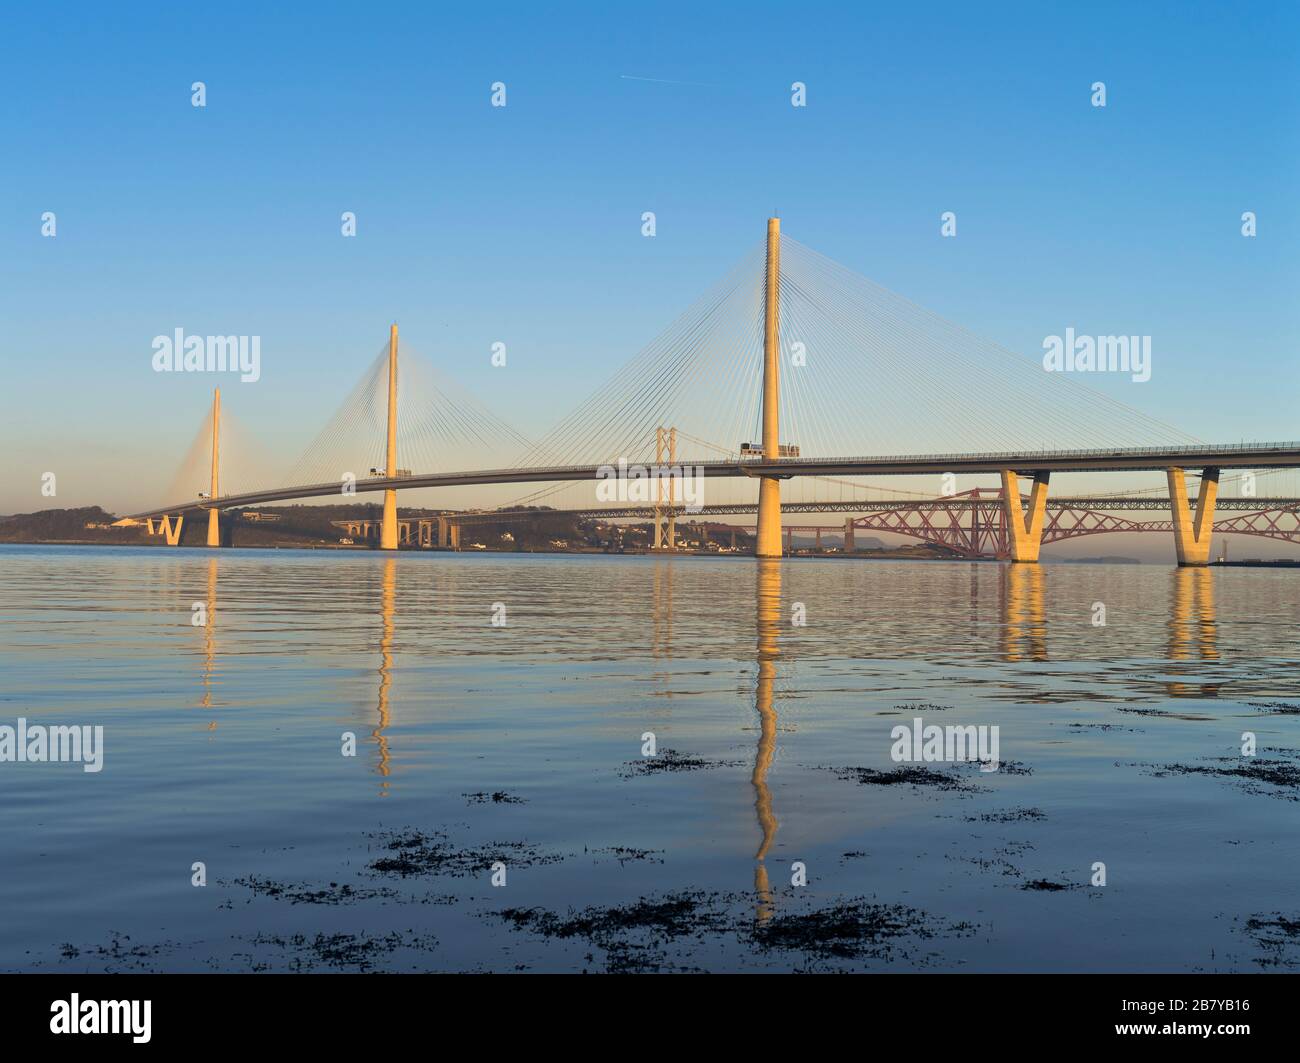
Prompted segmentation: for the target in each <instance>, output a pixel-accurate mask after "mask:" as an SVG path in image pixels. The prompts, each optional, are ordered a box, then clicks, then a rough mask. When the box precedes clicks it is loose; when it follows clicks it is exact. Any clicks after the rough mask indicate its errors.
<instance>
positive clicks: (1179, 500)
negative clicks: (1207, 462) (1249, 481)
mask: <svg viewBox="0 0 1300 1063" xmlns="http://www.w3.org/2000/svg"><path fill="white" fill-rule="evenodd" d="M1167 472H1168V475H1169V508H1170V511H1171V512H1170V516H1171V517H1172V523H1173V526H1174V549H1175V551H1177V554H1178V564H1179V565H1208V564H1209V563H1210V539H1211V538H1212V536H1213V534H1214V503H1215V501H1216V500H1217V499H1218V497H1219V470H1218V469H1215V468H1205V469H1202V470H1201V489H1200V491H1199V492H1198V493H1197V496H1196V513H1195V514H1194V515H1193V514H1192V513H1191V512H1190V507H1189V506H1188V504H1187V474H1186V472H1184V470H1182V469H1169V470H1167Z"/></svg>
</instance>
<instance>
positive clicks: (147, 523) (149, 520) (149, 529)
mask: <svg viewBox="0 0 1300 1063" xmlns="http://www.w3.org/2000/svg"><path fill="white" fill-rule="evenodd" d="M144 533H145V535H157V534H158V532H157V530H156V529H155V528H154V526H153V517H145V519H144Z"/></svg>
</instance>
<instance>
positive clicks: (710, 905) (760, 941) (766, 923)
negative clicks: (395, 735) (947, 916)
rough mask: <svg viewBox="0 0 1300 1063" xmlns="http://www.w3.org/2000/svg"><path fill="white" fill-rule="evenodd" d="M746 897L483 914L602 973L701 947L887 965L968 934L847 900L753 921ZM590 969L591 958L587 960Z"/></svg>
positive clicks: (679, 896) (696, 895) (699, 895)
mask: <svg viewBox="0 0 1300 1063" xmlns="http://www.w3.org/2000/svg"><path fill="white" fill-rule="evenodd" d="M752 902H753V897H752V896H750V895H737V894H723V893H715V892H702V891H690V890H687V891H682V892H679V893H670V894H665V895H662V896H655V897H645V898H641V899H640V900H638V901H635V902H633V903H631V904H626V905H617V906H613V907H609V908H602V907H592V908H584V909H582V910H580V911H574V910H572V909H571V910H570V911H569V912H567V913H566V914H564V915H561V914H559V913H556V912H552V911H548V910H547V909H544V908H507V909H504V910H502V911H499V912H492V913H485V917H487V916H494V917H496V918H499V919H501V920H503V921H504V922H506V923H507V924H509V925H510V926H511V927H512V928H513V929H515V930H520V931H526V932H529V933H533V934H538V935H541V936H542V937H547V938H559V939H580V940H584V941H587V942H590V943H591V944H592V945H594V946H596V947H597V948H600V949H602V950H603V951H604V952H605V954H606V957H605V969H606V970H608V971H632V970H636V971H646V970H656V971H658V970H669V969H678V970H680V969H681V968H674V967H672V966H671V962H670V951H669V950H670V949H671V948H672V947H673V946H675V945H676V944H678V943H680V944H681V945H683V946H685V947H690V946H696V947H698V946H699V945H700V944H703V943H706V942H707V941H708V940H709V939H710V938H712V939H713V940H714V941H716V942H717V943H718V944H719V945H725V944H727V943H728V942H734V943H740V944H742V945H746V946H748V947H749V949H750V950H751V951H752V952H753V953H755V954H764V953H772V952H799V953H802V954H803V955H804V956H805V957H806V958H808V959H809V960H854V959H867V958H870V959H879V960H892V959H897V958H900V957H904V956H906V957H907V958H911V957H910V954H909V953H907V952H906V951H905V949H904V943H905V942H907V941H916V940H920V939H925V938H931V937H934V936H936V935H938V934H946V935H961V934H969V933H973V932H974V927H973V926H972V925H971V924H967V923H956V924H948V923H945V922H942V921H940V920H936V919H934V918H933V917H931V916H929V915H927V914H926V913H924V912H921V911H918V910H917V909H914V908H908V907H906V906H904V905H898V904H881V903H877V902H874V901H868V900H867V899H865V898H861V897H859V898H850V899H846V900H843V901H841V902H839V903H837V904H834V905H830V906H828V907H825V908H815V909H812V910H810V911H804V912H789V913H781V914H778V915H770V914H769V915H768V916H767V917H766V918H760V919H757V920H756V919H755V917H754V911H753V908H752V907H751V904H752ZM587 959H588V961H589V962H592V961H594V957H593V956H591V955H590V954H588V956H587Z"/></svg>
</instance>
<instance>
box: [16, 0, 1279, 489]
mask: <svg viewBox="0 0 1300 1063" xmlns="http://www.w3.org/2000/svg"><path fill="white" fill-rule="evenodd" d="M1070 8H1071V9H1070V10H1066V7H1065V5H1055V4H993V5H967V4H962V5H957V4H953V5H947V4H933V5H897V4H888V5H875V4H843V5H806V4H768V5H761V4H760V5H755V4H745V5H700V4H682V5H674V4H664V3H655V4H644V5H629V4H610V3H602V4H590V5H585V4H584V5H579V4H560V5H556V7H555V8H554V9H552V10H542V9H541V8H540V6H539V5H531V4H530V5H524V4H513V3H494V4H492V5H490V6H485V5H468V4H466V5H457V6H455V7H450V6H447V5H436V6H435V5H427V4H410V5H402V4H382V3H371V4H365V5H343V4H335V5H331V4H313V5H301V6H300V7H298V8H296V9H295V10H283V9H272V7H271V5H265V4H256V5H254V4H248V5H243V4H222V5H216V6H210V7H205V8H200V9H195V8H194V7H193V6H191V5H184V6H182V5H150V4H131V5H114V6H112V7H111V8H110V7H107V6H103V5H92V4H63V5H60V4H54V5H49V6H42V7H39V8H37V7H34V6H28V7H27V8H25V9H11V10H10V12H9V13H8V14H7V16H6V28H5V33H4V35H3V38H2V39H0V57H2V59H3V62H0V92H2V93H3V99H4V101H5V102H4V105H3V107H2V108H0V160H2V161H0V192H3V195H0V243H2V244H3V248H4V253H3V256H2V257H0V323H2V324H3V329H2V330H0V359H3V368H4V381H5V385H4V389H3V392H4V394H3V398H0V447H2V448H3V450H4V452H5V453H6V455H8V460H6V462H5V466H6V467H5V470H4V475H3V476H2V477H0V512H12V511H21V510H30V509H37V508H42V500H41V499H40V498H39V497H38V496H37V491H38V488H39V474H40V471H42V470H46V469H55V470H59V471H60V474H61V475H60V493H59V502H60V504H65V505H78V504H91V503H101V504H104V505H105V506H107V507H109V508H115V509H118V510H119V511H122V510H125V509H126V508H128V507H130V506H132V505H135V504H141V505H143V504H147V503H150V502H153V501H155V499H154V497H153V493H151V492H150V491H149V490H148V489H147V488H146V487H145V486H141V484H142V483H143V482H144V481H148V480H150V479H153V480H155V481H165V480H167V479H169V478H170V475H171V472H172V469H173V467H174V465H175V463H176V460H177V458H178V457H179V453H178V452H179V451H181V450H183V449H184V448H185V447H186V446H187V445H188V444H189V442H190V440H191V438H192V436H193V433H194V431H195V429H196V427H197V425H198V423H199V421H200V420H201V418H202V415H203V412H204V410H205V407H206V403H207V402H208V399H209V396H210V391H211V385H212V380H211V379H209V378H206V377H205V376H204V375H202V374H166V375H165V374H156V373H154V372H152V370H151V368H150V365H149V359H150V355H151V349H150V341H151V339H152V337H154V336H155V335H158V334H160V333H168V332H170V331H171V330H172V329H173V328H175V327H177V326H183V327H184V328H185V329H186V331H187V332H191V333H200V334H204V333H213V334H227V333H237V334H256V335H260V336H261V337H262V343H263V370H262V379H261V380H260V381H259V382H258V383H257V384H256V385H233V384H232V385H230V386H229V387H228V389H227V394H228V397H227V400H226V401H227V404H228V405H230V404H234V408H235V409H236V410H237V412H238V415H239V417H240V418H241V420H242V421H243V422H244V423H246V424H247V425H250V426H252V427H254V428H256V429H257V430H258V432H259V433H260V434H261V435H262V436H263V437H264V438H265V439H266V440H267V441H268V444H270V445H273V446H280V447H282V448H284V449H286V450H296V449H298V448H299V447H301V446H302V445H304V444H305V443H306V442H307V440H308V439H309V438H310V437H311V435H312V434H313V433H314V432H315V431H316V430H317V429H318V428H319V427H320V425H321V424H323V422H324V421H325V420H326V418H327V417H328V415H329V413H331V412H332V411H333V409H334V408H335V407H336V405H337V404H338V402H339V401H341V399H342V398H343V396H344V395H345V394H346V393H347V391H348V390H349V388H350V387H351V385H352V383H353V382H354V381H355V379H356V378H357V376H358V375H359V374H360V372H361V371H362V369H363V368H364V367H365V365H366V364H367V363H368V362H369V360H370V359H371V358H372V357H373V355H374V354H375V352H376V351H377V350H378V349H379V347H380V346H381V344H382V343H383V342H384V338H385V334H386V329H387V326H388V323H389V322H390V321H392V320H398V321H400V322H401V326H402V331H403V336H404V338H405V339H406V341H407V342H409V343H410V344H412V345H413V346H414V347H415V348H417V349H418V350H420V351H421V352H422V353H424V354H426V355H429V356H430V357H432V359H433V360H434V361H435V363H436V364H438V365H439V366H440V367H441V368H443V369H444V370H445V371H447V372H449V373H450V374H452V375H453V376H455V377H456V378H457V379H458V380H459V381H461V382H462V383H463V384H464V385H465V386H467V387H468V388H469V389H471V390H472V391H474V392H475V393H476V394H477V395H478V396H479V397H480V398H481V399H482V400H483V401H484V402H485V403H487V404H488V405H489V406H491V407H492V408H493V409H495V410H497V411H499V412H501V413H502V414H503V415H505V416H507V417H509V418H510V419H511V420H512V421H513V422H515V423H517V424H518V425H519V427H520V428H521V430H523V431H524V432H525V433H527V434H530V435H534V436H535V435H540V434H541V432H542V431H544V430H545V429H546V428H547V427H549V426H550V424H551V423H553V421H554V420H556V419H558V417H559V416H560V415H561V414H562V413H563V412H564V411H565V410H566V409H568V408H569V407H571V406H573V405H576V403H577V402H578V401H579V400H580V399H581V398H582V397H584V396H585V394H586V393H588V392H589V391H590V390H592V389H594V387H595V386H596V384H597V383H599V381H600V380H602V379H603V378H604V377H606V376H607V375H609V374H610V373H611V372H612V371H613V370H614V369H615V368H616V367H617V366H618V365H620V364H621V363H622V362H623V361H624V360H626V359H627V358H629V357H630V356H631V355H632V354H634V353H635V352H636V351H637V350H638V349H639V348H640V347H641V346H642V345H643V344H644V343H645V342H646V341H647V340H649V339H650V338H651V337H652V336H654V335H655V334H656V333H657V332H658V331H659V330H660V329H661V328H662V327H663V326H664V325H666V324H667V323H668V322H669V321H670V320H671V319H672V318H673V317H675V316H676V314H677V313H678V312H679V311H680V310H682V309H683V308H685V306H687V305H688V304H689V303H690V302H691V301H692V300H693V299H694V298H695V297H696V296H697V295H698V294H699V293H700V292H701V291H703V290H704V289H705V288H706V287H707V286H708V285H709V284H710V283H711V282H713V281H714V280H715V279H716V278H717V277H718V276H720V275H721V274H722V273H723V272H725V270H726V269H727V268H728V267H729V266H730V265H731V264H732V263H734V262H735V261H736V260H737V259H738V258H740V257H741V256H742V254H744V253H745V252H746V251H747V250H749V249H750V248H751V247H752V246H753V245H755V244H756V243H757V242H758V241H760V240H761V239H762V236H763V230H764V222H765V219H766V217H767V216H768V215H769V214H770V213H771V212H772V210H773V209H774V208H775V209H778V210H779V211H780V213H781V215H782V218H783V226H784V227H785V230H786V232H788V233H789V234H790V235H792V236H794V237H796V238H797V239H799V240H800V241H802V242H803V243H806V244H809V245H811V246H813V247H815V248H817V249H818V250H820V251H822V252H823V253H825V254H827V255H829V256H830V257H832V258H835V259H837V260H839V261H840V262H842V263H844V264H845V265H847V266H849V267H851V268H852V269H854V270H855V271H857V272H859V273H862V274H864V275H866V276H868V277H870V278H872V279H873V280H875V281H877V282H878V283H880V284H883V285H885V286H886V287H888V288H891V289H893V290H895V291H897V292H900V293H902V294H904V295H906V296H908V297H909V298H911V299H913V300H915V301H916V302H918V303H921V304H922V305H924V306H926V307H929V308H930V309H933V310H935V311H937V312H939V313H941V314H943V315H944V316H945V317H947V318H949V319H951V320H954V321H957V322H960V323H961V324H963V325H965V326H967V327H968V328H970V329H972V330H974V331H976V332H979V333H982V334H984V335H986V336H989V337H990V338H992V339H995V340H997V341H998V342H1000V343H1002V344H1004V345H1005V346H1007V347H1010V348H1012V349H1014V350H1017V351H1021V352H1023V353H1025V354H1026V355H1028V356H1031V357H1038V356H1039V354H1040V352H1041V342H1042V338H1043V337H1044V335H1047V334H1052V333H1059V332H1061V331H1062V330H1063V329H1064V327H1065V326H1067V325H1069V326H1073V327H1075V328H1076V329H1078V330H1079V331H1081V332H1085V331H1087V332H1093V333H1124V334H1129V333H1134V334H1149V335H1152V336H1153V337H1154V359H1155V371H1154V374H1153V378H1152V381H1151V382H1150V383H1148V384H1146V385H1142V386H1140V389H1139V390H1138V391H1137V392H1136V393H1135V392H1134V389H1133V387H1132V385H1128V386H1125V385H1124V384H1122V383H1121V382H1118V381H1116V382H1107V383H1106V384H1104V385H1102V386H1103V387H1106V388H1113V389H1115V391H1114V393H1115V394H1116V395H1117V396H1118V397H1120V398H1122V399H1123V401H1125V402H1128V403H1130V404H1131V405H1139V406H1140V407H1141V408H1142V409H1143V410H1145V411H1146V412H1149V413H1152V414H1154V415H1157V416H1159V417H1162V418H1164V419H1165V420H1167V421H1170V422H1172V423H1175V424H1177V425H1178V426H1180V427H1182V428H1184V429H1185V430H1186V431H1188V432H1191V433H1193V434H1195V435H1197V436H1199V437H1201V438H1206V439H1212V440H1216V441H1217V440H1235V439H1238V438H1242V437H1244V438H1256V439H1294V438H1296V437H1297V436H1300V429H1297V426H1296V416H1295V412H1296V410H1297V409H1298V408H1300V370H1298V369H1297V368H1296V352H1297V346H1298V344H1300V308H1298V301H1297V298H1296V292H1297V290H1300V255H1297V251H1296V249H1297V247H1300V240H1298V237H1300V223H1298V220H1297V199H1296V194H1295V191H1296V188H1297V187H1300V165H1298V162H1300V135H1298V134H1300V104H1298V103H1297V100H1298V99H1300V95H1298V94H1297V92H1296V88H1297V81H1298V80H1300V65H1298V62H1297V60H1298V58H1300V57H1298V56H1297V51H1298V49H1300V8H1297V5H1294V4H1277V5H1273V4H1267V3H1259V4H1251V5H1248V6H1246V7H1243V6H1242V5H1240V4H1237V5H1231V4H1194V3H1177V4H1174V3H1170V4H1141V5H1135V4H1131V3H1125V4H1113V5H1111V4H1088V5H1070ZM634 78H638V79H639V78H650V79H659V80H654V81H649V80H633V79H634ZM196 80H201V81H204V82H205V83H206V85H207V92H208V106H207V107H206V108H203V109H197V108H194V107H192V106H191V105H190V85H191V83H192V82H194V81H196ZM796 80H798V81H803V82H805V83H806V84H807V86H808V89H807V91H808V106H807V107H806V108H802V109H796V108H793V107H791V106H790V85H791V83H792V82H793V81H796ZM1097 80H1101V81H1104V82H1105V83H1106V86H1107V97H1108V100H1107V103H1108V105H1107V107H1106V108H1105V109H1098V108H1094V107H1092V106H1090V103H1089V95H1090V88H1089V87H1090V85H1091V84H1092V83H1093V82H1094V81H1097ZM494 81H503V82H505V83H506V85H507V92H508V106H507V107H505V108H503V109H502V108H492V107H491V106H490V105H489V86H490V85H491V84H492V82H494ZM344 210H352V211H355V212H356V213H357V216H358V229H359V235H358V236H357V238H356V239H343V238H342V237H340V235H339V215H340V213H341V212H342V211H344ZM646 210H653V211H654V212H655V213H656V215H657V218H658V235H657V236H656V237H655V238H654V239H645V238H643V237H642V236H641V235H640V218H641V214H642V212H643V211H646ZM945 210H953V211H955V212H957V215H958V226H959V229H958V237H957V238H956V239H951V240H945V239H942V238H940V236H939V215H940V213H941V212H942V211H945ZM1245 210H1251V211H1255V212H1256V213H1257V215H1258V219H1259V222H1258V224H1259V235H1258V237H1256V238H1255V239H1245V238H1243V237H1242V236H1241V234H1240V220H1239V219H1240V215H1241V213H1242V211H1245ZM44 211H54V212H55V213H56V214H57V218H58V235H57V237H55V238H54V239H47V238H42V237H41V234H40V218H41V214H42V212H44ZM495 340H504V341H505V342H507V344H508V347H509V367H508V369H507V370H505V371H500V370H494V369H492V367H491V366H490V365H489V361H488V357H489V353H490V352H489V349H490V345H491V343H492V342H493V341H495ZM137 478H140V479H137ZM44 504H45V505H48V501H46V502H45V503H44Z"/></svg>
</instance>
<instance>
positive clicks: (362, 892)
mask: <svg viewBox="0 0 1300 1063" xmlns="http://www.w3.org/2000/svg"><path fill="white" fill-rule="evenodd" d="M218 885H221V886H242V887H244V888H245V889H247V890H249V891H250V892H251V893H252V894H253V897H269V898H271V899H272V900H277V901H288V902H289V903H290V904H351V903H353V902H354V901H368V900H374V899H375V898H380V897H383V898H392V897H397V896H398V893H397V891H396V890H391V889H357V888H356V887H355V886H349V885H348V884H347V883H339V882H331V883H329V884H328V885H327V886H324V887H322V888H319V889H312V888H311V887H310V886H308V885H307V884H306V883H293V882H276V881H274V880H273V879H269V878H259V877H258V876H257V875H248V876H246V877H244V878H236V879H231V880H230V881H228V882H227V881H224V880H223V881H219V882H218ZM248 903H252V897H250V898H249V901H248Z"/></svg>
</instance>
